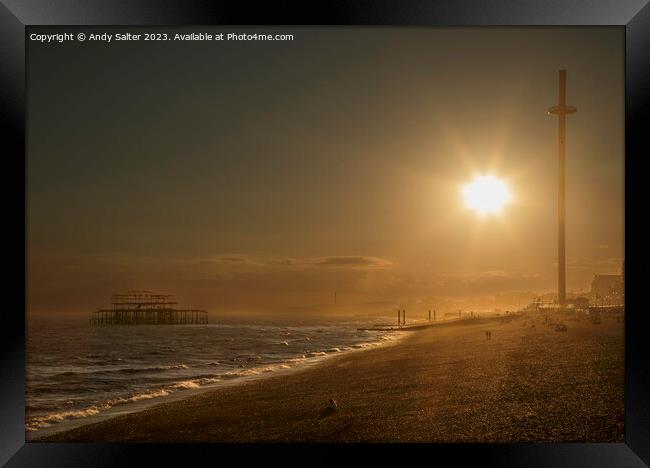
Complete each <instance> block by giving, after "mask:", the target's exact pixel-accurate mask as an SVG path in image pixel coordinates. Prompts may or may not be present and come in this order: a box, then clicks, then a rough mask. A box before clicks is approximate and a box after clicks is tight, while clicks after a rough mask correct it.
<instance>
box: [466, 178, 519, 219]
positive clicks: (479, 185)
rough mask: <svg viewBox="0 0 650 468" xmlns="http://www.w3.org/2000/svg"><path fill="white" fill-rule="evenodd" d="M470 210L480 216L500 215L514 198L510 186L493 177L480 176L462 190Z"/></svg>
mask: <svg viewBox="0 0 650 468" xmlns="http://www.w3.org/2000/svg"><path fill="white" fill-rule="evenodd" d="M462 194H463V199H464V200H465V204H466V205H467V207H468V208H471V209H472V210H474V211H476V212H477V213H478V214H481V215H487V214H497V213H500V212H501V210H502V209H503V207H504V205H506V204H507V203H508V202H509V201H510V200H511V198H512V195H511V194H510V190H509V189H508V185H507V184H506V183H505V182H504V181H502V180H499V179H497V178H496V177H495V176H493V175H483V176H478V177H476V178H475V179H474V180H472V181H471V182H470V183H468V184H466V185H465V186H464V187H463V189H462Z"/></svg>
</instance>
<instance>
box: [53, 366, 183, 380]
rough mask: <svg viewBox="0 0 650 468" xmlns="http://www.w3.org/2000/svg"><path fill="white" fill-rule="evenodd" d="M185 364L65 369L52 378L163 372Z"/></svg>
mask: <svg viewBox="0 0 650 468" xmlns="http://www.w3.org/2000/svg"><path fill="white" fill-rule="evenodd" d="M188 368H189V367H188V366H187V365H186V364H174V365H169V366H152V367H123V368H121V369H102V370H96V371H86V372H81V371H79V372H77V371H66V372H61V373H59V374H54V375H53V376H52V378H53V379H61V378H66V377H77V376H82V377H83V376H88V375H106V374H141V373H149V372H163V371H168V370H178V369H188Z"/></svg>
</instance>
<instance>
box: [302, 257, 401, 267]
mask: <svg viewBox="0 0 650 468" xmlns="http://www.w3.org/2000/svg"><path fill="white" fill-rule="evenodd" d="M304 263H305V264H306V265H320V266H333V267H375V268H377V267H379V268H382V267H390V266H392V262H390V261H388V260H384V259H381V258H375V257H360V256H356V257H323V258H315V259H311V260H307V261H305V262H304Z"/></svg>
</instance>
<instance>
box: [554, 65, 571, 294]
mask: <svg viewBox="0 0 650 468" xmlns="http://www.w3.org/2000/svg"><path fill="white" fill-rule="evenodd" d="M576 110H577V109H576V108H575V107H573V106H567V105H566V70H560V73H559V80H558V105H557V106H553V107H549V109H548V113H549V114H550V115H557V154H558V187H557V188H558V197H557V208H558V210H557V211H558V238H557V268H558V277H557V283H558V284H557V298H558V302H559V303H560V305H564V304H566V250H565V245H564V238H565V229H564V227H565V222H566V206H565V199H566V194H565V185H566V183H565V142H566V115H567V114H575V112H576Z"/></svg>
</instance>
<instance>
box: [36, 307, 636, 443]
mask: <svg viewBox="0 0 650 468" xmlns="http://www.w3.org/2000/svg"><path fill="white" fill-rule="evenodd" d="M563 320H564V323H566V325H567V331H566V332H557V331H555V329H554V328H553V327H552V326H548V324H546V323H543V321H542V320H541V316H540V315H539V314H538V315H537V316H535V317H533V316H529V315H521V316H508V317H497V318H482V319H468V320H464V321H460V322H451V323H447V324H445V323H441V324H440V325H439V326H436V327H432V328H426V329H422V330H417V331H413V332H410V333H408V336H407V337H405V338H403V339H401V340H398V341H396V343H394V344H391V345H390V346H381V347H377V348H372V349H366V350H363V352H359V353H343V354H341V355H338V356H335V357H333V358H331V359H327V360H324V361H323V362H322V363H319V365H317V366H313V367H307V368H304V369H300V370H297V371H296V372H291V373H286V374H282V375H274V376H269V377H267V378H263V379H257V380H250V381H246V382H241V383H239V384H237V385H233V386H228V387H221V388H218V389H211V390H209V391H206V392H203V393H201V394H198V395H194V396H190V397H189V398H184V399H181V400H178V401H171V402H161V403H160V404H157V405H156V406H153V407H151V408H149V409H145V410H143V411H139V412H135V413H129V414H125V415H120V416H116V417H114V418H111V419H107V420H104V421H101V422H98V423H94V424H87V425H83V426H81V427H78V428H75V429H71V430H68V431H65V432H59V433H56V434H52V435H50V436H46V437H41V438H38V437H36V438H34V439H33V441H36V442H48V441H51V442H291V441H304V442H321V441H328V442H330V441H331V442H398V441H402V442H524V441H548V442H560V441H581V442H621V441H622V440H623V421H624V419H623V408H624V372H623V371H624V362H623V325H622V324H621V323H618V322H616V321H615V320H614V319H612V318H607V319H605V320H603V323H602V324H600V325H595V324H593V323H592V322H591V321H589V320H588V318H586V317H583V316H580V315H577V314H573V315H570V316H567V317H564V318H563ZM487 330H490V331H492V333H493V338H492V339H491V340H488V339H486V335H485V331H487ZM329 398H333V399H334V400H336V401H337V409H336V410H334V411H332V410H328V408H327V402H328V399H329Z"/></svg>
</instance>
